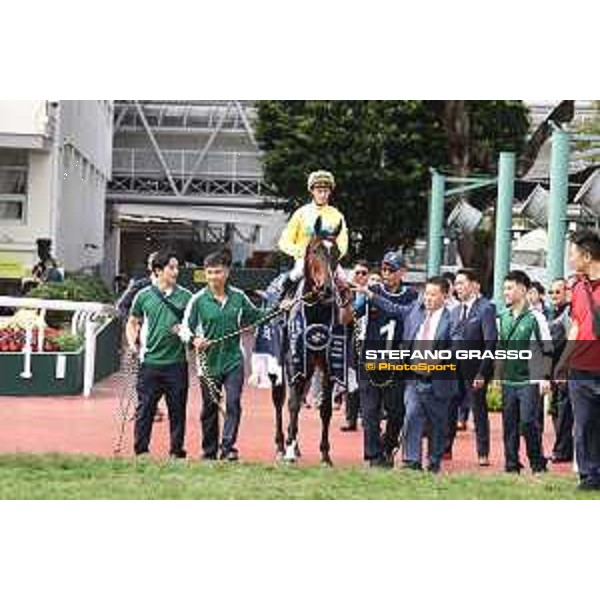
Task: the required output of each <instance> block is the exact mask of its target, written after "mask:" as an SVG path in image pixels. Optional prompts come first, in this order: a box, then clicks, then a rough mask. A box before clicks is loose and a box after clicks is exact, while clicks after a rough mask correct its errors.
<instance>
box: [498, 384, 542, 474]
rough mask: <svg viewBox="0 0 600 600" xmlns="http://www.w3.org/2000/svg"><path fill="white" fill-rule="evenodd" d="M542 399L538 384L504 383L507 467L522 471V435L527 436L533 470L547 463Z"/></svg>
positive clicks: (526, 442)
mask: <svg viewBox="0 0 600 600" xmlns="http://www.w3.org/2000/svg"><path fill="white" fill-rule="evenodd" d="M541 402H542V399H541V397H540V393H539V389H538V386H537V385H535V384H531V385H525V386H521V387H516V386H509V385H503V386H502V430H503V437H504V459H505V467H506V469H507V470H513V471H520V470H521V468H522V465H521V462H520V461H519V440H520V435H522V436H523V438H524V439H525V448H526V450H527V457H528V459H529V464H530V466H531V468H532V470H534V471H537V470H540V469H542V468H544V467H545V465H546V460H545V458H544V456H543V452H542V432H541V430H540V419H539V405H540V403H541Z"/></svg>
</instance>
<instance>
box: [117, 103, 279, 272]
mask: <svg viewBox="0 0 600 600" xmlns="http://www.w3.org/2000/svg"><path fill="white" fill-rule="evenodd" d="M254 119H255V109H254V106H253V104H252V103H251V102H247V101H238V100H221V101H219V100H211V101H206V100H202V101H201V100H186V101H183V100H121V101H116V102H115V116H114V141H113V167H112V180H111V182H110V185H109V188H108V193H107V206H108V211H109V220H108V230H107V242H106V246H107V259H106V264H105V266H106V272H105V275H106V279H110V278H111V277H114V276H116V275H117V274H118V273H123V274H128V275H131V274H132V273H135V272H136V271H138V272H139V271H140V270H141V269H143V266H144V264H145V260H146V256H147V255H148V253H149V252H151V251H152V250H154V249H156V248H158V247H165V246H168V247H171V248H174V249H175V250H177V251H178V253H179V255H180V256H181V257H182V258H184V259H185V262H186V263H189V264H201V262H202V259H203V257H204V256H205V255H206V254H207V253H208V252H210V250H211V249H213V248H215V247H217V246H220V245H223V244H227V245H228V246H229V247H230V248H231V249H232V251H233V259H234V263H237V264H244V263H245V262H246V261H247V260H248V259H249V258H251V257H252V256H253V254H255V253H256V252H260V251H265V252H267V251H271V250H272V249H273V248H274V247H275V246H276V240H277V237H278V235H279V233H280V231H281V229H282V227H283V225H284V223H285V215H284V213H283V211H281V210H280V209H279V208H278V206H279V204H280V203H279V202H278V201H277V200H274V199H273V196H272V195H270V194H268V193H267V190H266V189H265V188H264V183H263V171H262V165H261V151H260V149H259V148H258V145H257V143H256V140H255V138H254V133H253V122H254Z"/></svg>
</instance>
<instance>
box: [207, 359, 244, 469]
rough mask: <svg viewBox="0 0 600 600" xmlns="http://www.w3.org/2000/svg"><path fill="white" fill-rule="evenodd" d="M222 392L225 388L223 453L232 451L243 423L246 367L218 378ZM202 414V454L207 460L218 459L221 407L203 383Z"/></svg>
mask: <svg viewBox="0 0 600 600" xmlns="http://www.w3.org/2000/svg"><path fill="white" fill-rule="evenodd" d="M214 382H215V384H216V386H217V388H218V389H219V390H221V389H222V388H225V405H226V406H225V422H224V423H223V434H222V439H221V451H222V452H229V451H230V450H232V449H233V448H234V447H235V443H236V441H237V436H238V431H239V427H240V421H241V418H242V403H241V398H242V388H243V386H244V365H243V364H240V365H239V366H238V367H236V368H235V369H233V371H230V372H229V373H227V374H226V375H223V376H222V377H215V378H214ZM200 387H201V389H202V412H201V413H200V423H201V425H202V452H203V454H204V457H205V458H216V456H217V452H218V450H219V407H218V405H217V404H216V402H217V401H218V398H213V397H212V395H211V393H210V390H209V388H208V386H207V385H206V384H205V383H204V382H203V381H201V384H200Z"/></svg>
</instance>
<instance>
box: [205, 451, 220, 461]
mask: <svg viewBox="0 0 600 600" xmlns="http://www.w3.org/2000/svg"><path fill="white" fill-rule="evenodd" d="M202 460H217V455H216V454H207V453H206V452H205V453H204V454H203V455H202Z"/></svg>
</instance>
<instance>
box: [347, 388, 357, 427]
mask: <svg viewBox="0 0 600 600" xmlns="http://www.w3.org/2000/svg"><path fill="white" fill-rule="evenodd" d="M359 410H360V392H359V391H358V390H354V391H353V392H350V393H348V394H347V395H346V422H347V423H348V425H354V426H356V422H357V421H358V412H359Z"/></svg>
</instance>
